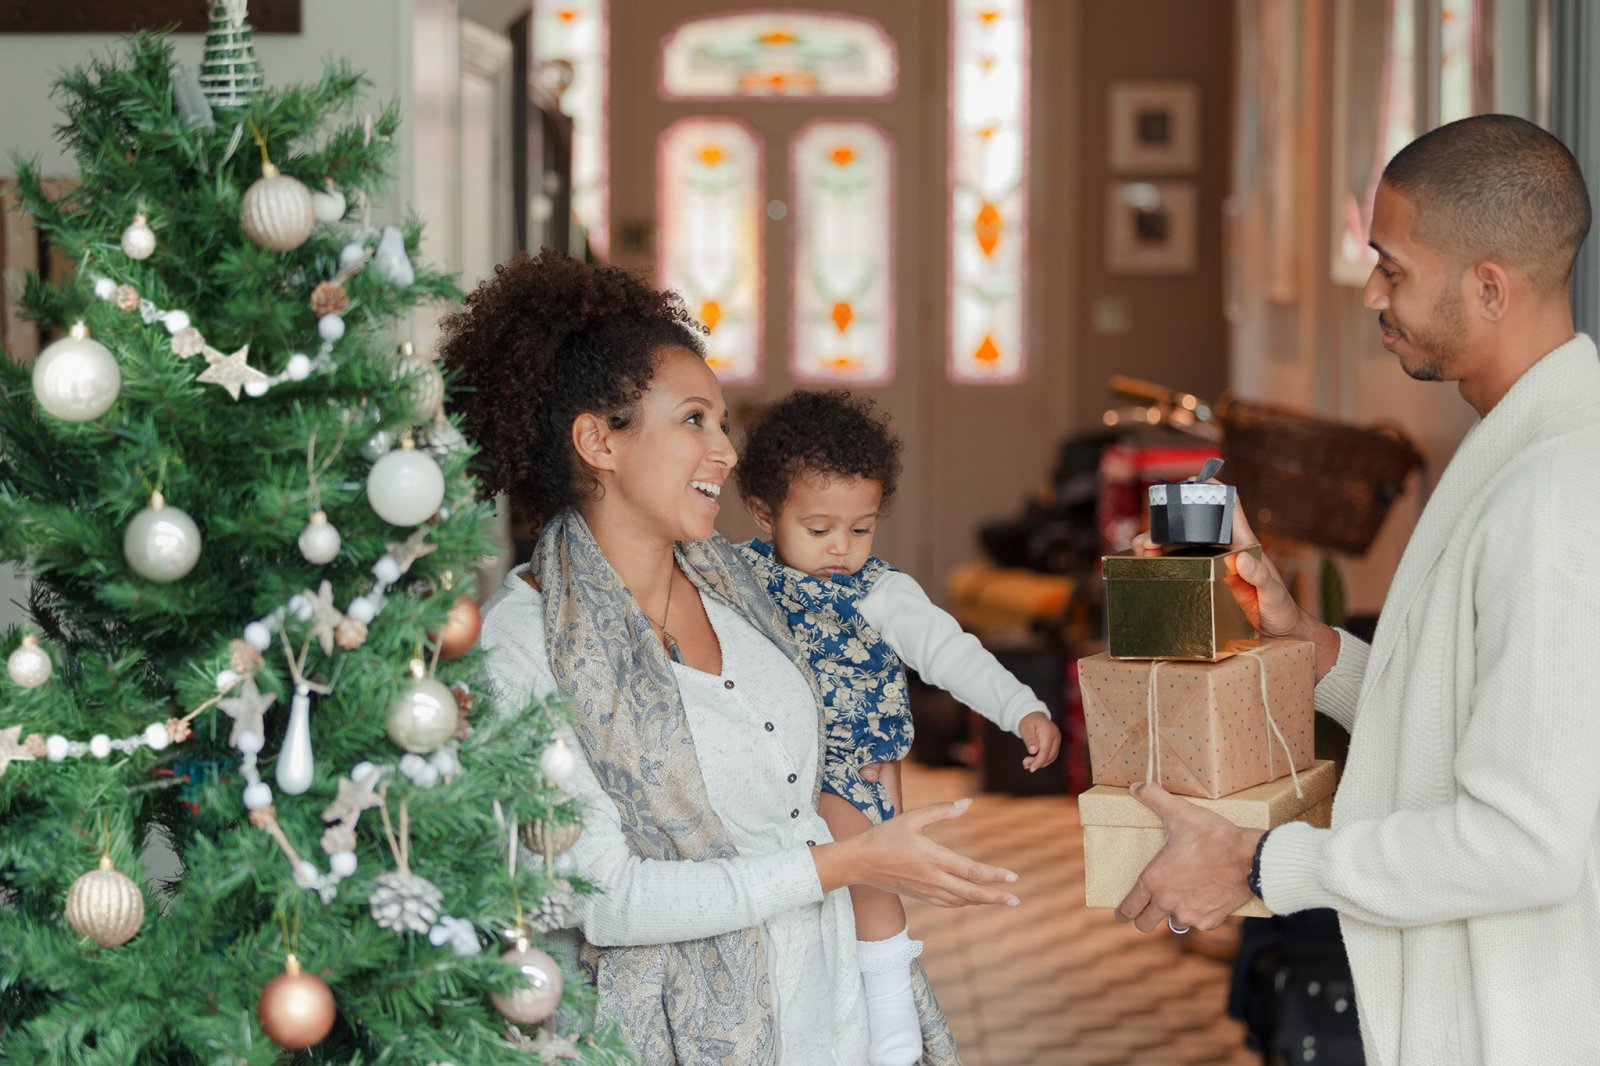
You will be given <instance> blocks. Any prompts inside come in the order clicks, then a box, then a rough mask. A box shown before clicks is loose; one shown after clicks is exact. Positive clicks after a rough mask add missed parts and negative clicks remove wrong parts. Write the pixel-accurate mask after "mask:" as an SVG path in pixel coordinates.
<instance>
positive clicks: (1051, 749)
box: [1017, 711, 1061, 773]
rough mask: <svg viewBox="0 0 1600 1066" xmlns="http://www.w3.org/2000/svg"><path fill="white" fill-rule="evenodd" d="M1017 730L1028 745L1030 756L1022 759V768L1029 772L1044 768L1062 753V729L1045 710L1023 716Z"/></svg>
mask: <svg viewBox="0 0 1600 1066" xmlns="http://www.w3.org/2000/svg"><path fill="white" fill-rule="evenodd" d="M1017 732H1018V733H1019V734H1020V735H1021V737H1022V740H1023V743H1025V744H1027V745H1028V757H1027V758H1025V759H1023V760H1022V768H1023V769H1024V770H1027V771H1028V772H1029V773H1032V772H1033V771H1035V770H1042V769H1044V768H1045V767H1046V766H1049V765H1050V764H1051V763H1053V762H1055V761H1056V756H1057V755H1059V754H1061V730H1059V729H1057V728H1056V724H1055V723H1054V722H1052V721H1051V720H1050V716H1049V715H1048V714H1045V713H1044V712H1043V711H1034V712H1033V713H1032V714H1030V715H1028V716H1027V717H1025V718H1023V720H1022V725H1021V726H1019V727H1018V729H1017Z"/></svg>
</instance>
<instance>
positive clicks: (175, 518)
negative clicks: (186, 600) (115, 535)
mask: <svg viewBox="0 0 1600 1066" xmlns="http://www.w3.org/2000/svg"><path fill="white" fill-rule="evenodd" d="M122 554H123V555H124V556H125V557H126V558H127V560H128V565H129V566H131V567H133V569H134V570H135V571H136V572H137V573H138V574H139V575H140V576H141V577H144V578H145V579H146V580H149V581H154V582H156V583H157V584H160V585H165V584H169V583H171V582H173V581H177V580H178V579H180V578H182V577H184V576H185V575H186V574H188V573H189V571H191V570H193V569H194V565H195V563H197V562H199V561H200V530H199V528H198V527H197V526H196V525H195V524H194V519H192V518H190V517H189V516H188V515H187V514H185V513H184V512H183V511H181V510H179V509H178V508H176V507H169V506H167V502H166V500H164V499H162V497H161V493H159V492H157V493H155V494H153V495H152V496H151V497H150V506H149V507H146V508H145V509H144V510H142V511H140V512H139V513H138V514H136V515H134V516H133V521H131V522H129V523H128V530H127V532H126V533H124V534H123V536H122Z"/></svg>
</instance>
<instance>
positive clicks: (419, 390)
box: [394, 341, 444, 422]
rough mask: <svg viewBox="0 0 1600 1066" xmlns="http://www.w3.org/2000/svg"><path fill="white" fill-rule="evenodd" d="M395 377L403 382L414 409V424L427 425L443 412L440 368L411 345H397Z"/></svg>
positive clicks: (403, 343) (409, 343)
mask: <svg viewBox="0 0 1600 1066" xmlns="http://www.w3.org/2000/svg"><path fill="white" fill-rule="evenodd" d="M394 376H395V377H396V378H399V379H404V380H405V382H406V385H405V391H406V393H407V395H408V396H409V397H410V399H411V402H412V403H413V404H414V405H415V408H416V416H417V421H419V422H430V421H432V420H433V419H434V418H436V417H437V416H438V415H439V414H440V412H441V411H443V410H444V375H443V374H442V373H441V372H440V370H439V364H438V363H437V362H435V361H434V360H432V359H430V358H428V357H427V356H426V355H421V354H418V352H417V349H416V347H415V346H414V345H413V344H412V343H411V342H410V341H402V342H401V343H400V350H399V352H397V353H396V355H395V364H394Z"/></svg>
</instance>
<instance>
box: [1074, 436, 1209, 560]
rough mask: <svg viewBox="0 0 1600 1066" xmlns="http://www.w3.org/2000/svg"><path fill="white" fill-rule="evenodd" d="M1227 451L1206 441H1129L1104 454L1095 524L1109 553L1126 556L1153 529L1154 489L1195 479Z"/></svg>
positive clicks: (1115, 445)
mask: <svg viewBox="0 0 1600 1066" xmlns="http://www.w3.org/2000/svg"><path fill="white" fill-rule="evenodd" d="M1221 457H1222V449H1221V448H1220V447H1219V446H1218V445H1216V444H1210V443H1206V442H1204V441H1194V442H1193V443H1185V442H1183V441H1182V440H1178V441H1173V440H1164V441H1162V442H1160V443H1139V442H1135V441H1123V442H1119V443H1116V444H1108V445H1106V446H1105V447H1104V448H1102V449H1101V450H1100V491H1099V497H1098V499H1097V500H1096V501H1095V523H1096V525H1098V526H1099V528H1100V546H1101V548H1102V549H1103V550H1104V551H1106V552H1120V551H1126V550H1127V549H1128V548H1130V547H1131V546H1132V545H1133V538H1134V536H1135V535H1136V534H1138V533H1139V532H1141V531H1143V530H1145V529H1148V528H1149V526H1150V502H1149V501H1150V486H1151V485H1159V484H1161V483H1163V482H1167V481H1183V480H1184V479H1185V478H1191V477H1194V476H1195V475H1196V474H1197V473H1199V472H1200V468H1201V467H1202V466H1204V465H1205V464H1206V460H1207V459H1220V458H1221Z"/></svg>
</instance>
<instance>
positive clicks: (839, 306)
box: [833, 300, 856, 333]
mask: <svg viewBox="0 0 1600 1066" xmlns="http://www.w3.org/2000/svg"><path fill="white" fill-rule="evenodd" d="M855 317H856V313H855V312H854V311H852V310H851V309H850V301H849V300H840V301H839V302H838V303H836V304H834V305H833V324H834V326H835V327H836V328H837V329H838V330H839V332H840V333H843V332H844V331H845V330H847V329H849V328H850V323H851V321H852V320H853V319H854V318H855Z"/></svg>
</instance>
